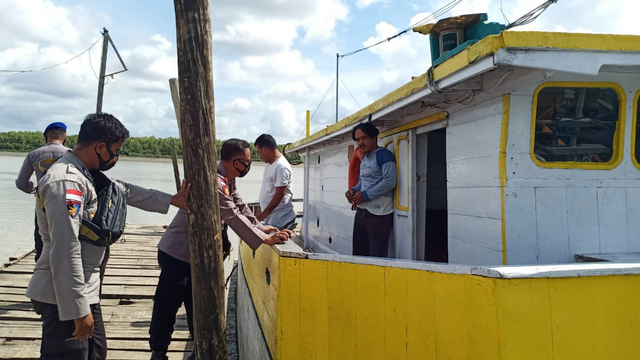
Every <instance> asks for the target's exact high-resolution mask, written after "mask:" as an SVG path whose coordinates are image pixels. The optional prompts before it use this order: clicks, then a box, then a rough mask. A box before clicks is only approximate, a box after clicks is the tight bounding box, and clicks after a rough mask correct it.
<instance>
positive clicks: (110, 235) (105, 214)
mask: <svg viewBox="0 0 640 360" xmlns="http://www.w3.org/2000/svg"><path fill="white" fill-rule="evenodd" d="M91 175H92V176H93V181H94V186H95V190H96V194H97V195H98V209H97V210H96V213H95V215H94V216H93V218H92V219H85V218H83V219H82V224H81V225H80V234H79V236H78V238H79V239H80V240H82V241H86V242H88V243H90V244H93V245H96V246H110V245H111V244H113V243H115V242H116V241H118V239H120V237H121V236H122V234H123V233H124V228H125V224H126V218H127V201H126V199H127V194H126V193H125V192H124V191H123V190H122V188H121V187H120V186H118V184H116V183H115V182H114V181H112V180H111V179H109V178H108V177H107V176H106V175H104V174H103V173H102V172H101V171H97V170H95V171H91Z"/></svg>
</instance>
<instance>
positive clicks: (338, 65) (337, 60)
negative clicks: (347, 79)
mask: <svg viewBox="0 0 640 360" xmlns="http://www.w3.org/2000/svg"><path fill="white" fill-rule="evenodd" d="M339 70H340V54H339V53H336V122H338V88H339V86H338V71H339Z"/></svg>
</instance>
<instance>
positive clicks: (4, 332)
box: [0, 226, 192, 360]
mask: <svg viewBox="0 0 640 360" xmlns="http://www.w3.org/2000/svg"><path fill="white" fill-rule="evenodd" d="M163 232H164V230H163V229H162V227H159V226H144V227H142V226H135V227H134V226H130V227H128V228H127V234H126V235H125V239H126V242H125V243H117V244H115V245H113V246H112V248H111V258H110V259H109V264H108V266H107V271H106V275H105V280H104V286H103V296H102V298H103V299H102V312H103V317H104V322H105V327H106V332H107V339H108V342H107V344H108V348H109V353H108V358H109V359H114V360H116V359H117V360H120V359H121V360H135V359H149V357H150V351H149V344H148V338H149V322H150V321H151V312H152V309H153V294H154V292H155V288H156V285H157V284H158V275H159V274H160V270H159V269H160V268H159V266H158V263H157V260H156V257H157V249H156V245H157V243H158V241H159V239H160V236H161V235H162V233H163ZM33 266H34V254H33V253H32V254H29V255H27V256H26V257H24V258H22V259H19V260H17V261H14V262H12V263H10V265H9V266H7V267H6V268H0V359H38V358H39V356H40V339H41V322H40V317H39V316H38V315H37V314H36V313H35V312H34V311H33V308H32V306H31V302H30V300H29V299H28V298H27V297H25V296H24V293H25V291H26V288H27V284H28V283H29V279H30V278H31V273H32V272H33ZM173 338H174V339H173V341H172V343H171V347H170V348H169V351H170V353H169V359H186V358H187V357H188V356H189V353H190V350H191V348H192V344H191V342H190V341H188V340H189V331H188V329H187V321H186V317H185V312H184V307H182V308H181V309H180V311H179V312H178V319H177V321H176V331H175V332H174V333H173Z"/></svg>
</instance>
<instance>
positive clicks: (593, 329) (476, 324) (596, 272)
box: [231, 14, 640, 360]
mask: <svg viewBox="0 0 640 360" xmlns="http://www.w3.org/2000/svg"><path fill="white" fill-rule="evenodd" d="M413 30H414V31H416V32H419V33H421V34H424V35H425V40H424V41H430V44H431V47H430V49H431V64H429V61H428V60H427V59H426V58H425V68H428V71H427V72H426V73H425V74H423V75H421V76H417V77H414V78H413V79H411V81H409V82H408V83H406V84H405V85H403V86H401V87H399V88H398V89H396V90H394V91H392V92H391V93H389V94H388V95H386V96H384V97H382V98H380V99H378V100H376V101H375V102H373V103H371V104H370V105H368V106H367V107H365V108H363V109H361V110H360V111H358V112H356V113H354V114H352V115H350V116H348V117H346V118H344V119H343V120H341V121H339V122H337V123H335V124H333V125H331V126H328V127H326V128H324V129H322V130H321V131H319V132H317V133H315V134H313V135H310V136H308V137H306V138H304V139H302V140H300V141H298V142H296V143H294V144H292V145H291V147H290V150H289V151H292V152H295V153H298V154H300V155H301V156H302V158H303V159H304V163H305V172H304V176H305V185H304V214H303V219H302V221H301V231H300V239H301V241H299V242H292V241H290V242H288V243H287V244H284V245H277V246H274V247H267V246H262V247H260V248H259V249H258V250H256V251H252V250H251V249H250V248H249V247H248V246H246V245H244V244H241V245H240V256H239V261H238V263H239V264H238V269H239V271H238V277H237V298H236V299H231V300H233V301H236V302H237V304H236V305H237V327H238V329H237V330H238V332H237V336H238V345H239V352H240V356H241V358H243V359H279V360H285V359H518V360H521V359H551V358H553V359H637V358H639V357H640V301H638V296H637V293H638V289H640V264H639V263H638V261H639V260H640V221H637V219H638V218H640V163H639V159H640V154H639V151H640V146H639V145H638V142H637V139H636V138H637V131H638V126H637V112H638V111H637V110H638V98H639V95H640V66H639V64H640V36H623V35H613V34H581V33H580V34H579V33H558V32H516V31H505V26H504V25H502V24H499V23H491V22H488V19H487V16H486V14H472V15H465V16H459V17H454V18H449V19H444V20H440V21H438V22H437V23H433V24H428V25H424V26H420V27H417V28H414V29H413ZM425 55H426V54H425ZM364 122H371V123H372V124H374V125H375V126H376V127H377V128H378V129H379V130H380V136H379V138H378V141H379V146H383V147H386V148H388V149H389V150H391V151H392V152H393V153H394V155H395V157H396V163H397V179H398V180H397V186H396V190H395V200H394V201H395V212H394V227H393V233H392V239H391V241H390V245H389V258H384V259H383V258H372V257H359V256H352V255H351V251H352V232H353V221H354V212H353V211H352V209H351V205H350V204H349V203H348V202H347V201H346V199H345V196H344V193H345V191H346V190H347V176H348V166H349V162H348V160H347V155H348V151H349V150H348V148H349V145H353V144H354V143H353V140H352V139H351V131H352V129H353V127H354V126H356V125H357V124H360V123H364Z"/></svg>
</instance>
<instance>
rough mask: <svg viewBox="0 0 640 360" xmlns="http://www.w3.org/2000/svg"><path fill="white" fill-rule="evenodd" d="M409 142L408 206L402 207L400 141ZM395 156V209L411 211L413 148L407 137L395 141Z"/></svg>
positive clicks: (401, 136)
mask: <svg viewBox="0 0 640 360" xmlns="http://www.w3.org/2000/svg"><path fill="white" fill-rule="evenodd" d="M403 140H404V141H406V142H407V205H406V206H404V205H400V141H403ZM395 150H396V151H395V156H396V191H395V195H396V196H395V198H396V199H395V208H396V210H400V211H406V212H408V211H409V205H410V204H411V178H410V175H411V169H410V165H411V161H410V159H411V158H410V156H411V147H410V146H409V137H408V136H407V135H399V136H397V137H396V139H395Z"/></svg>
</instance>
